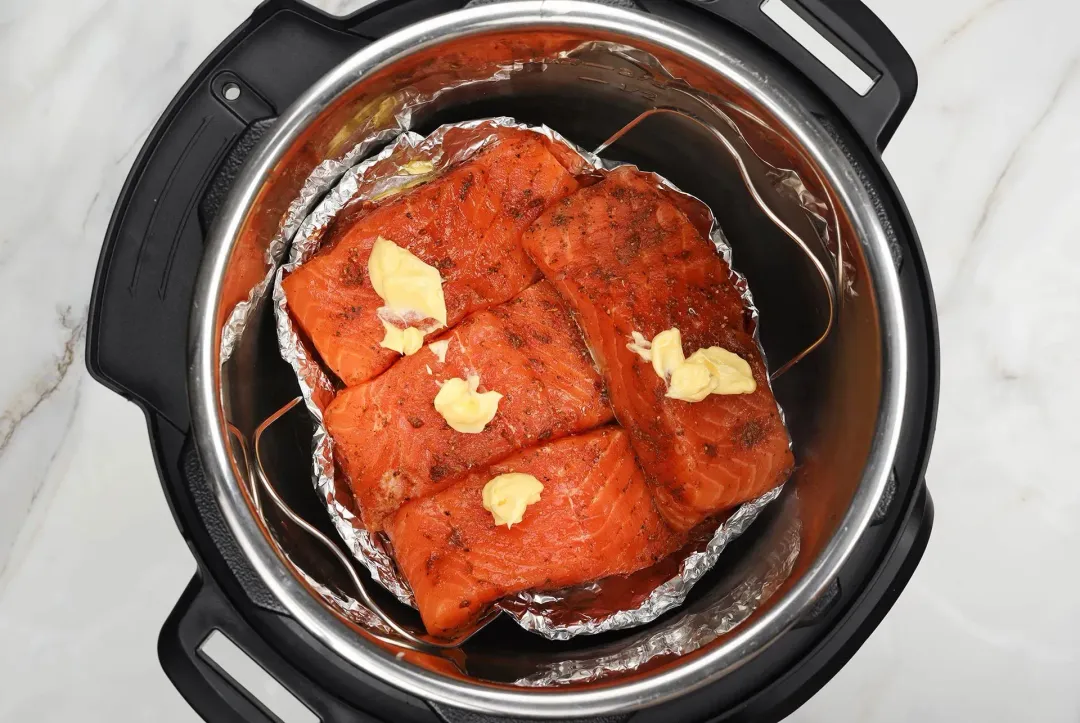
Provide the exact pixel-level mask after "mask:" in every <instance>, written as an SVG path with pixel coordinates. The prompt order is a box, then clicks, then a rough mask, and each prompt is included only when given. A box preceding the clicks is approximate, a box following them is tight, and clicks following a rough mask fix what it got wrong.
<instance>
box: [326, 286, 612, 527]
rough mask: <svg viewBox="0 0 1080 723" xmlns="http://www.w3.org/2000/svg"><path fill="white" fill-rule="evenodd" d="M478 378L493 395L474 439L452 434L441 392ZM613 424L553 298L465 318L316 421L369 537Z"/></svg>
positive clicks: (541, 292) (548, 289)
mask: <svg viewBox="0 0 1080 723" xmlns="http://www.w3.org/2000/svg"><path fill="white" fill-rule="evenodd" d="M474 375H475V376H478V377H479V381H480V386H479V389H480V391H482V392H483V391H496V392H499V393H500V394H502V395H503V398H502V399H501V400H499V405H498V411H497V412H496V414H495V417H494V418H493V419H492V420H491V421H490V422H489V423H488V424H487V425H486V427H484V429H483V431H481V432H478V433H474V434H473V433H462V432H457V431H455V430H454V429H452V428H451V427H450V426H449V425H448V424H447V422H446V420H445V419H444V418H443V417H442V416H441V415H440V413H439V412H438V411H437V410H436V409H435V406H434V404H433V400H434V399H435V395H436V394H438V392H439V389H440V385H441V384H442V383H444V382H446V381H447V380H449V379H454V378H457V379H466V378H468V377H470V376H474ZM611 420H612V413H611V408H610V406H609V405H608V403H607V399H606V393H605V390H604V386H603V382H602V380H601V379H600V375H599V374H598V373H597V371H596V369H595V368H594V367H593V365H592V360H591V359H590V357H589V353H588V351H587V349H586V348H585V344H584V342H583V340H582V338H581V335H580V333H579V332H578V330H577V327H576V326H575V325H574V322H573V320H572V319H571V318H570V314H569V312H568V311H567V309H566V307H565V306H564V305H563V302H562V300H561V299H560V298H559V295H558V294H557V293H556V292H555V290H554V288H552V286H551V285H550V284H549V283H547V282H544V281H541V282H539V283H537V284H535V285H534V286H532V287H530V288H529V289H526V290H525V291H524V292H523V293H522V294H521V295H520V296H518V297H517V298H515V299H513V300H511V301H508V302H506V303H504V304H501V305H499V306H495V307H492V308H490V309H487V310H485V311H480V312H477V313H475V314H472V315H471V316H469V317H468V318H466V319H465V321H463V322H461V324H459V325H458V326H457V327H456V328H454V329H453V330H451V331H449V332H447V333H445V334H443V335H441V336H440V337H439V338H438V339H436V340H434V341H433V342H431V343H429V344H428V346H427V347H425V348H423V349H421V350H420V351H418V352H417V353H416V354H414V355H412V356H408V357H404V358H402V359H401V360H400V361H398V362H397V363H396V364H395V365H394V366H392V367H391V368H390V369H389V370H387V371H386V372H384V373H383V374H381V375H380V376H378V377H376V378H375V379H373V380H371V381H370V382H367V383H365V384H361V385H359V386H356V387H351V388H349V389H346V390H344V391H343V392H341V393H340V394H338V396H337V397H336V398H335V399H334V401H333V402H332V403H331V404H330V406H329V408H328V409H327V410H326V415H325V421H326V427H327V429H328V430H329V432H330V435H331V437H332V438H333V440H334V460H335V463H336V465H337V467H338V469H339V470H341V471H342V472H343V473H344V475H345V477H346V478H347V479H348V481H349V484H350V486H351V488H352V490H353V494H354V496H355V498H356V501H357V506H358V507H359V509H360V516H361V519H362V520H363V522H364V524H365V525H366V526H367V527H368V529H370V530H373V531H378V530H380V529H382V526H383V522H384V520H385V519H386V517H387V516H388V515H390V514H392V513H393V512H394V511H395V510H397V508H398V507H400V506H401V505H402V504H404V503H406V502H408V501H409V500H412V499H415V498H418V497H424V496H427V495H429V494H432V493H433V492H435V491H437V490H439V489H441V488H442V487H445V486H446V485H448V484H449V483H451V482H452V481H453V480H455V479H457V478H459V477H461V476H462V475H464V474H465V473H467V472H469V471H470V470H472V469H473V468H476V467H478V466H485V465H488V464H490V463H492V462H495V461H497V460H499V459H502V458H503V457H506V456H507V455H510V454H512V453H513V452H515V451H517V450H519V449H523V448H525V447H528V446H531V445H534V444H537V443H540V442H544V441H547V440H554V439H558V438H559V437H563V436H565V435H568V434H573V433H575V432H580V431H585V430H588V429H592V428H593V427H597V426H600V425H602V424H605V423H607V422H609V421H611Z"/></svg>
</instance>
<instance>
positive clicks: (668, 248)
mask: <svg viewBox="0 0 1080 723" xmlns="http://www.w3.org/2000/svg"><path fill="white" fill-rule="evenodd" d="M522 245H523V246H524V247H525V249H526V251H527V252H528V253H529V254H530V255H531V256H532V258H533V260H534V261H535V262H536V264H537V265H538V266H539V267H540V269H541V271H542V272H543V274H544V275H545V276H546V277H547V278H548V279H550V280H551V281H552V282H553V283H554V285H555V287H556V288H557V289H558V290H559V292H560V294H562V296H563V298H564V299H566V301H567V302H568V304H569V305H570V307H571V308H572V309H573V310H574V313H575V316H576V318H577V320H578V323H579V325H580V326H581V328H582V331H583V332H584V333H585V336H586V339H587V340H588V343H589V345H590V348H591V349H592V351H593V355H594V358H595V359H596V361H597V364H598V365H599V366H600V369H601V372H602V373H603V375H604V378H605V380H606V382H607V386H608V390H609V393H610V395H611V403H612V407H613V408H614V410H615V416H616V418H617V419H618V420H619V422H620V423H622V425H623V426H625V427H626V428H627V429H628V430H629V431H630V435H631V439H632V443H633V446H634V451H635V453H636V454H637V457H638V459H639V461H640V462H641V465H642V467H643V469H644V470H645V474H646V477H647V478H648V479H649V481H650V482H651V483H652V484H653V487H654V494H655V496H656V501H657V506H658V508H659V509H660V511H661V513H662V514H663V515H664V517H665V519H666V520H667V521H668V523H669V524H671V526H672V527H673V528H674V529H676V530H678V531H680V532H683V531H686V530H689V529H690V528H692V527H693V526H694V525H696V524H698V523H699V522H701V521H702V520H704V519H705V518H707V517H709V516H711V515H713V514H715V513H717V512H720V511H722V510H724V509H726V508H729V507H731V506H733V505H736V504H738V503H740V502H744V501H746V500H749V499H752V498H754V497H757V496H758V495H760V494H761V493H763V492H764V491H766V490H768V489H770V488H772V487H774V486H775V485H777V484H779V483H781V482H783V481H784V480H785V479H786V478H787V477H788V475H789V474H790V473H791V469H792V465H793V463H794V459H793V457H792V454H791V451H790V449H789V439H788V435H787V430H786V429H785V427H784V423H783V420H782V419H781V418H780V414H779V412H778V410H777V407H776V402H775V400H774V398H773V395H772V392H771V390H770V389H769V384H768V375H767V372H766V368H765V363H764V360H763V359H762V358H761V354H760V352H759V350H758V346H757V344H756V343H755V341H754V339H753V338H752V336H751V334H750V328H749V315H748V310H747V309H746V307H745V305H744V302H743V300H742V298H741V296H740V294H739V291H738V289H736V288H735V286H734V285H733V283H732V281H731V279H730V277H729V276H730V275H729V271H730V270H729V268H728V266H727V264H726V263H725V262H724V260H723V259H722V258H721V257H720V256H719V255H718V254H717V252H716V249H715V248H714V247H713V245H712V244H711V243H710V242H709V241H708V240H706V239H705V238H704V237H703V235H702V234H701V232H699V230H698V229H697V228H696V227H695V226H694V224H692V223H691V222H690V220H689V219H688V218H687V216H686V215H685V214H684V213H683V211H682V210H680V208H679V206H678V205H677V204H676V203H675V202H674V200H673V197H672V196H671V194H670V193H669V192H666V191H664V190H662V189H661V188H659V187H658V186H657V184H656V182H655V181H653V180H652V179H651V178H650V177H649V176H647V175H645V174H642V173H640V172H638V171H635V170H633V169H630V168H625V167H624V168H622V169H619V170H616V171H614V172H612V173H611V174H609V175H608V176H607V177H606V178H605V179H604V180H603V181H601V182H600V183H598V184H596V185H594V186H591V187H589V188H584V189H582V190H580V191H578V192H577V193H575V194H573V195H572V196H569V197H567V198H564V199H562V200H561V201H560V202H558V203H557V204H556V205H555V206H554V207H553V208H551V209H550V210H549V211H547V212H546V213H545V214H544V215H543V216H541V217H540V218H539V219H538V220H537V222H536V223H535V224H534V225H533V226H532V227H531V228H530V229H529V230H528V231H527V232H526V233H525V235H524V237H523V238H522ZM671 327H677V328H678V329H679V330H680V331H681V332H682V339H683V349H684V351H685V353H686V355H687V356H689V355H690V354H691V353H692V352H693V351H695V350H697V349H700V348H705V347H710V346H721V347H723V348H724V349H727V350H728V351H731V352H734V353H736V354H738V355H739V356H741V357H742V358H743V359H745V360H746V361H747V362H748V363H749V364H750V367H751V370H752V372H753V375H754V378H755V380H756V381H757V391H755V392H753V393H752V394H734V395H725V396H721V395H711V396H709V397H707V398H705V399H704V400H702V401H700V402H697V403H688V402H684V401H680V400H675V399H669V398H667V397H665V393H666V383H665V381H664V380H663V379H661V378H660V377H659V376H658V375H657V374H656V372H655V371H653V368H652V366H651V365H650V364H649V363H648V362H646V361H644V360H643V359H642V358H641V357H640V356H638V355H637V354H635V353H634V352H632V351H630V350H629V349H628V348H627V343H628V342H630V340H631V332H633V331H637V332H640V333H642V334H643V335H644V336H645V337H646V338H649V339H651V338H653V336H654V335H656V334H657V333H659V332H661V331H664V330H665V329H669V328H671Z"/></svg>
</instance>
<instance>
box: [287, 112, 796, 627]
mask: <svg viewBox="0 0 1080 723" xmlns="http://www.w3.org/2000/svg"><path fill="white" fill-rule="evenodd" d="M500 128H516V129H519V130H526V131H531V132H534V133H538V134H540V135H543V136H545V137H546V138H548V139H549V140H550V141H551V142H553V143H561V144H563V145H565V146H567V147H569V148H572V149H573V150H574V151H576V152H577V153H578V154H579V156H580V157H581V160H582V165H583V167H584V168H586V169H592V170H594V171H597V172H603V171H605V170H610V169H611V168H614V167H616V164H613V163H610V162H605V161H603V160H602V159H600V158H599V157H597V156H595V155H593V154H592V153H588V152H586V151H584V150H582V149H580V148H577V147H576V146H574V145H573V144H572V143H570V142H569V141H568V140H567V139H565V138H563V137H562V136H560V135H559V134H558V133H556V132H555V131H553V130H552V129H550V128H547V127H545V126H539V127H533V126H525V125H521V124H518V123H515V122H514V121H513V119H511V118H505V117H502V118H493V119H486V120H478V121H468V122H465V123H456V124H453V125H446V126H442V127H441V128H439V129H438V130H436V131H435V132H434V133H432V134H431V135H430V136H428V137H426V138H422V137H420V136H419V135H417V134H415V133H412V132H406V133H404V134H402V135H401V136H399V137H398V139H397V140H396V141H395V142H394V143H392V144H390V145H389V146H387V147H386V148H385V149H383V151H382V152H380V153H379V154H377V155H376V156H374V157H372V158H371V159H368V160H366V161H364V162H363V163H360V164H359V165H357V166H355V167H354V168H352V169H350V170H348V171H347V172H346V173H345V174H344V175H343V176H342V177H341V180H340V182H339V183H338V184H337V186H335V187H334V188H333V189H332V190H331V191H330V193H328V194H327V195H326V197H325V198H323V200H322V201H321V202H320V203H319V204H318V205H317V206H316V207H315V209H314V210H313V211H312V213H311V214H310V215H308V217H307V218H305V219H304V220H303V222H302V223H301V224H300V227H299V229H298V231H297V233H296V236H295V238H294V239H293V242H292V246H291V248H290V251H289V255H288V259H287V261H286V263H285V264H284V265H283V266H282V267H281V268H280V269H278V271H277V272H276V273H275V275H274V281H273V293H272V298H273V304H274V313H275V320H276V323H277V331H278V345H279V348H280V350H281V354H282V357H283V358H284V359H285V360H286V361H288V362H289V364H291V365H292V367H293V369H294V370H295V371H296V374H297V378H298V380H299V382H300V387H301V389H302V392H303V395H304V399H305V402H306V403H307V407H308V410H309V411H310V412H311V414H312V416H313V417H314V418H315V420H316V432H315V447H314V449H315V452H314V476H315V485H316V488H317V489H318V491H319V493H320V495H321V496H322V498H323V499H324V500H325V501H326V505H327V510H328V512H329V513H330V517H331V519H332V520H333V522H334V526H335V527H336V529H337V531H338V534H340V535H341V537H342V539H343V540H344V541H345V543H346V545H347V546H348V548H349V549H350V551H351V552H352V554H353V556H354V557H356V559H357V560H359V561H360V562H361V563H362V564H363V565H364V566H365V567H366V568H367V569H368V570H369V571H370V572H371V574H372V576H373V577H374V578H375V579H377V580H378V581H379V582H380V584H382V585H383V586H384V587H386V589H388V590H389V591H391V592H392V593H394V595H395V596H396V597H397V598H398V599H399V600H401V601H402V602H404V603H406V604H410V605H411V604H413V600H412V594H411V592H410V590H409V586H408V584H407V583H406V582H405V581H404V580H403V579H401V577H400V576H399V575H398V572H397V569H396V567H395V566H394V564H393V561H392V559H391V556H390V555H389V553H388V551H387V549H386V547H385V546H384V544H383V542H382V539H381V537H380V536H376V535H372V534H371V533H370V532H368V531H367V530H366V529H365V528H364V526H363V524H362V523H361V522H360V519H359V515H358V514H357V510H356V508H355V504H356V503H355V500H354V498H353V496H352V493H351V492H350V490H349V489H348V486H347V484H345V483H344V481H343V480H340V479H338V478H337V476H336V471H335V468H334V460H333V440H332V439H331V437H330V435H329V434H328V433H327V431H326V428H325V426H324V424H323V411H324V410H325V408H326V405H328V404H329V403H330V401H331V400H332V399H333V395H334V389H333V385H332V383H331V381H330V379H329V378H328V377H327V375H326V374H325V372H324V371H323V370H322V368H321V367H320V365H319V363H318V362H317V361H316V359H315V358H314V357H313V355H312V352H311V351H310V350H309V349H308V347H307V345H306V344H305V343H304V342H303V341H302V340H301V339H300V336H299V334H298V333H297V330H296V328H295V327H294V325H293V321H292V317H291V315H290V314H289V313H288V309H287V306H286V299H285V293H284V289H283V287H282V280H283V278H284V276H285V275H287V274H289V273H291V272H293V271H295V270H296V269H297V268H298V267H299V266H300V265H301V264H303V263H304V262H305V261H307V260H308V259H310V258H311V257H312V256H313V255H314V254H315V253H316V252H317V251H318V249H319V246H320V244H321V241H322V237H323V234H324V233H325V231H326V228H327V227H328V225H329V224H330V222H331V221H332V220H333V218H334V217H335V215H336V214H337V213H339V212H340V211H341V210H342V209H344V208H345V207H346V206H348V205H350V204H355V203H359V202H363V201H373V200H378V199H380V198H383V197H386V196H387V195H390V194H393V193H396V192H400V191H403V190H406V189H408V188H409V187H411V186H414V185H416V184H417V183H418V182H421V181H423V180H426V179H428V178H431V177H434V176H436V175H438V173H439V172H440V171H441V170H442V169H444V168H446V167H448V166H451V165H455V164H458V163H461V162H462V161H464V160H466V159H468V158H470V157H471V156H473V155H475V154H476V153H477V152H478V151H479V150H480V149H482V148H483V147H485V146H486V145H488V144H489V143H491V142H492V141H493V140H494V139H495V138H496V135H495V131H497V130H498V129H500ZM451 129H454V130H455V131H456V133H455V135H456V138H455V143H454V146H453V149H452V150H449V151H448V149H446V148H445V147H444V145H443V140H444V138H445V137H446V134H447V132H448V131H449V130H451ZM646 175H648V176H650V177H651V178H652V179H653V180H654V181H655V182H656V183H657V184H658V185H662V186H665V187H666V188H668V189H669V190H670V191H672V192H673V194H676V195H677V198H678V199H680V200H681V201H682V202H683V204H684V205H685V206H686V208H687V209H688V210H689V211H690V213H689V214H688V215H689V216H690V218H692V219H697V220H698V222H699V223H701V224H702V225H703V226H704V228H703V229H702V231H703V232H708V235H709V237H710V238H711V239H712V241H713V243H714V244H715V245H716V248H717V250H718V251H719V253H720V254H721V255H722V256H723V257H724V259H725V260H726V261H727V262H728V264H729V265H730V263H731V247H730V246H729V244H728V243H727V241H726V240H725V239H724V237H723V234H722V232H721V231H720V228H719V225H718V224H717V223H716V221H715V219H714V218H713V216H712V214H711V212H709V210H708V208H707V207H706V206H705V205H704V204H703V203H702V202H701V201H699V200H698V199H696V198H694V197H693V196H690V195H688V194H685V193H682V192H681V191H679V190H678V189H677V188H675V187H674V186H673V185H671V184H670V183H669V182H668V181H666V180H665V179H663V178H661V177H660V176H657V175H656V174H646ZM731 273H732V276H733V281H734V282H735V285H736V288H738V289H740V291H741V292H742V296H743V299H744V302H745V304H746V305H747V307H748V308H749V309H750V310H751V314H752V317H753V319H754V322H755V323H756V318H757V312H756V310H754V307H753V300H752V298H751V296H750V291H749V288H748V287H747V284H746V281H745V280H744V279H743V278H742V277H741V276H740V275H738V274H737V273H736V272H735V271H732V272H731ZM779 493H780V487H777V488H775V489H773V490H770V491H769V492H767V493H765V494H764V495H762V496H761V497H759V498H758V499H755V500H752V501H750V502H747V503H745V504H743V505H741V506H739V507H738V508H737V509H736V510H735V511H734V512H733V513H732V514H731V515H730V517H728V518H727V519H726V520H725V521H723V522H722V523H721V524H720V525H719V526H718V527H717V529H716V531H715V532H714V533H713V534H712V536H711V538H709V539H708V540H707V542H705V544H704V545H696V546H693V545H692V546H690V548H689V552H688V553H687V554H686V556H685V557H684V558H683V559H682V562H681V564H680V565H679V567H678V568H677V569H676V570H674V571H673V574H671V575H670V577H668V578H667V579H662V580H653V581H651V582H652V585H654V587H653V589H652V591H651V592H650V593H649V594H648V595H646V596H645V598H644V599H643V600H641V601H640V602H639V603H638V604H637V605H635V606H634V607H633V608H630V609H612V610H610V612H608V613H606V614H597V613H596V610H597V607H604V605H602V604H601V605H599V606H598V605H597V600H602V599H603V597H604V595H603V594H604V590H603V587H604V583H603V582H600V583H592V584H591V585H590V586H584V589H582V588H579V589H577V590H573V593H575V595H571V594H570V591H558V592H552V591H545V592H534V591H529V592H523V593H519V594H518V595H515V596H512V597H510V598H508V599H506V600H504V601H502V602H500V603H498V604H497V607H499V608H501V609H502V610H503V611H504V612H505V613H507V614H508V615H510V616H511V617H513V618H514V619H515V620H516V621H517V622H518V624H519V625H521V626H522V627H523V628H525V629H527V630H531V631H533V632H536V633H538V634H540V635H543V636H544V637H546V638H549V639H552V640H567V639H569V638H571V637H574V636H576V635H582V634H596V633H601V632H608V631H612V630H622V629H625V628H630V627H635V626H639V625H643V624H645V623H647V622H649V621H651V620H654V619H656V618H657V617H658V616H660V615H662V614H664V613H665V612H667V611H669V610H671V609H673V608H675V607H677V606H679V605H681V604H682V602H683V600H685V598H686V595H687V593H688V592H689V591H690V589H691V588H692V587H693V586H694V584H695V583H697V581H698V580H700V579H701V577H702V576H703V575H704V574H705V573H706V572H708V570H709V569H711V568H712V566H713V565H715V564H716V561H717V559H718V558H719V556H720V553H721V552H722V551H723V550H724V548H725V547H726V546H727V544H728V543H729V542H730V541H731V540H732V539H734V538H735V537H737V536H738V535H739V534H741V533H742V532H743V531H744V530H746V528H747V527H748V526H749V525H750V523H751V522H753V520H754V519H755V518H756V517H757V515H758V514H759V513H760V511H761V510H762V509H763V508H764V507H765V505H767V504H768V503H769V502H771V501H772V500H774V499H775V498H776V497H777V496H778V495H779ZM583 593H584V594H583ZM569 597H576V598H582V599H585V600H588V605H587V606H585V607H586V608H587V610H588V612H575V611H574V610H573V609H572V607H571V606H567V605H564V604H563V602H564V600H566V599H567V598H569ZM607 607H612V606H610V605H608V606H607Z"/></svg>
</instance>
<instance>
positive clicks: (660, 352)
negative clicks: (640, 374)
mask: <svg viewBox="0 0 1080 723" xmlns="http://www.w3.org/2000/svg"><path fill="white" fill-rule="evenodd" d="M685 363H686V357H684V356H683V353H682V333H681V332H680V331H679V330H678V329H668V330H667V331H662V332H660V333H659V334H657V335H656V336H654V337H653V340H652V368H653V371H655V372H656V375H657V376H658V377H663V378H664V380H665V381H666V380H668V379H671V375H672V374H673V373H674V372H675V370H676V369H678V368H680V367H681V366H682V365H683V364H685Z"/></svg>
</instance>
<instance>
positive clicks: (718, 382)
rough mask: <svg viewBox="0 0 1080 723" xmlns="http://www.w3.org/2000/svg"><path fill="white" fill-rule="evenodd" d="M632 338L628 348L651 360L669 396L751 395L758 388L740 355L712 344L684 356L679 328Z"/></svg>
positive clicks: (689, 398)
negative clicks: (647, 337)
mask: <svg viewBox="0 0 1080 723" xmlns="http://www.w3.org/2000/svg"><path fill="white" fill-rule="evenodd" d="M630 339H631V341H630V343H629V344H627V345H626V348H628V349H629V350H630V351H632V352H634V353H635V354H637V355H638V356H640V357H641V358H642V359H644V360H645V361H647V362H651V363H652V367H653V371H655V372H656V375H657V376H659V377H660V378H661V379H663V380H664V381H665V382H667V385H668V390H667V395H666V396H667V397H669V398H671V399H679V400H681V401H684V402H700V401H701V400H702V399H704V398H705V397H707V396H709V395H710V394H751V393H753V392H754V391H756V390H757V382H756V381H755V380H754V374H753V372H752V370H751V369H750V365H749V364H748V363H747V361H746V360H745V359H743V358H742V357H740V356H739V355H738V354H734V353H732V352H730V351H728V350H727V349H724V348H722V347H719V346H711V347H708V348H707V349H698V350H697V351H695V352H694V353H693V354H691V355H690V356H689V357H688V358H687V357H685V356H684V355H683V348H682V333H681V332H680V331H679V330H678V329H676V328H671V329H667V330H665V331H662V332H660V333H659V334H657V335H656V336H654V337H653V338H652V341H649V340H648V339H646V338H645V336H644V335H643V334H641V333H640V332H637V331H635V332H632V333H631V335H630Z"/></svg>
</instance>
